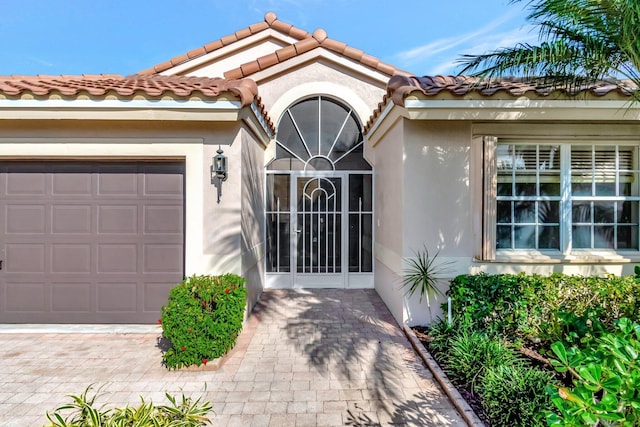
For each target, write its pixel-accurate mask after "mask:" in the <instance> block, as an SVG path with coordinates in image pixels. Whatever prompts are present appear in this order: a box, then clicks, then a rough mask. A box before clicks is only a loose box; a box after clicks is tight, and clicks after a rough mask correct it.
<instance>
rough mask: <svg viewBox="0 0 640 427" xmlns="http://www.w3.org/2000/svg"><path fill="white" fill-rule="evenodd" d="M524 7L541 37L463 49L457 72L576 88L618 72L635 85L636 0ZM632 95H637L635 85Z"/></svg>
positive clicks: (541, 1)
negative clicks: (472, 51) (481, 50)
mask: <svg viewBox="0 0 640 427" xmlns="http://www.w3.org/2000/svg"><path fill="white" fill-rule="evenodd" d="M512 1H513V2H518V1H521V0H512ZM527 7H528V9H529V15H528V16H527V20H528V21H530V22H531V23H532V24H533V25H534V26H536V27H538V30H539V38H540V41H541V43H539V44H538V45H533V46H532V45H529V44H526V43H519V44H517V45H516V46H513V47H507V48H500V49H497V50H495V51H493V52H489V53H486V54H482V55H464V56H463V57H462V59H461V62H462V64H464V65H465V67H464V68H463V69H462V71H461V73H466V72H475V73H476V75H480V76H485V77H488V78H489V80H488V81H487V84H489V81H490V79H492V78H496V77H507V76H513V75H517V76H520V77H523V78H526V79H530V80H538V81H539V82H540V83H544V84H547V85H551V86H552V87H554V88H558V87H561V88H568V89H573V90H576V89H581V88H582V87H584V85H585V84H593V83H595V82H597V81H598V80H609V79H611V77H612V76H621V77H622V78H626V79H630V80H631V81H632V82H633V83H634V85H635V87H636V88H637V87H638V86H640V73H639V71H640V68H639V67H640V45H639V44H638V42H637V41H638V24H639V22H640V9H639V8H638V3H637V2H636V1H628V0H607V1H604V0H531V1H527ZM633 95H634V99H635V100H636V101H638V100H640V92H639V91H638V90H637V89H634V92H633Z"/></svg>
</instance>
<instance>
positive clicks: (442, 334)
mask: <svg viewBox="0 0 640 427" xmlns="http://www.w3.org/2000/svg"><path fill="white" fill-rule="evenodd" d="M463 330H469V325H467V324H465V323H464V322H452V323H451V324H449V323H448V322H446V321H445V320H444V319H438V320H436V321H435V322H433V323H432V324H431V325H429V336H430V337H431V339H432V341H431V342H430V343H429V350H430V351H431V352H433V353H436V354H440V353H444V352H446V351H447V350H448V349H449V347H450V343H451V340H453V339H454V338H455V337H456V336H458V335H460V334H461V333H462V331H463Z"/></svg>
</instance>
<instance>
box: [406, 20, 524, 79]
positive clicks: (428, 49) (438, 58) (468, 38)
mask: <svg viewBox="0 0 640 427" xmlns="http://www.w3.org/2000/svg"><path fill="white" fill-rule="evenodd" d="M519 13H521V12H520V11H519V10H517V9H511V10H509V11H508V12H507V13H505V14H503V15H501V16H499V17H498V18H496V19H494V20H493V21H491V22H489V23H488V24H486V25H484V26H483V27H481V28H478V29H475V30H473V31H470V32H468V33H466V34H462V35H459V36H455V37H446V38H442V39H438V40H435V41H433V42H430V43H427V44H425V45H422V46H418V47H416V48H413V49H409V50H405V51H402V52H400V53H398V54H397V55H396V56H395V57H396V58H397V60H398V62H399V64H398V65H399V66H400V67H403V68H415V66H419V67H421V68H423V69H427V68H428V69H429V72H430V73H431V74H441V73H452V72H453V70H454V68H456V67H457V66H458V64H456V63H455V62H456V61H457V60H458V59H459V58H460V56H461V54H463V53H469V54H481V53H484V52H488V51H491V50H495V49H497V48H499V47H508V46H513V45H515V44H517V43H522V42H525V43H527V42H528V43H531V42H534V41H535V40H537V33H533V32H532V31H531V26H528V25H527V26H519V27H518V28H513V27H511V28H508V29H506V30H502V31H499V32H497V30H499V29H500V27H505V24H508V23H510V22H513V21H516V22H519V23H520V22H521V21H520V20H519V19H518V18H517V17H516V15H518V14H519ZM518 25H520V24H518ZM431 62H436V64H431ZM425 65H426V66H425Z"/></svg>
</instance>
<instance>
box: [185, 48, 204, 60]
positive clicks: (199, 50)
mask: <svg viewBox="0 0 640 427" xmlns="http://www.w3.org/2000/svg"><path fill="white" fill-rule="evenodd" d="M206 53H207V50H206V49H205V48H204V46H202V47H199V48H196V49H193V50H190V51H189V52H187V56H188V57H189V58H196V57H198V56H201V55H204V54H206Z"/></svg>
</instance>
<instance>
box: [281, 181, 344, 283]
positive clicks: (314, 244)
mask: <svg viewBox="0 0 640 427" xmlns="http://www.w3.org/2000/svg"><path fill="white" fill-rule="evenodd" d="M342 181H343V179H342V178H341V177H324V176H315V177H306V176H304V177H297V178H296V181H295V182H296V188H295V194H296V196H295V200H296V207H295V210H296V213H295V214H294V218H295V224H293V225H294V226H295V227H296V228H295V230H296V232H295V233H292V234H293V238H294V239H293V240H294V241H293V242H292V244H293V246H294V247H293V251H292V253H294V254H295V260H294V263H295V279H294V283H295V284H296V286H298V287H303V288H306V287H314V288H315V287H329V288H342V287H344V268H343V253H344V251H343V249H342V242H343V240H344V238H343V236H342V233H343V222H344V221H343V218H344V214H343V212H342V207H343V203H342Z"/></svg>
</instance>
